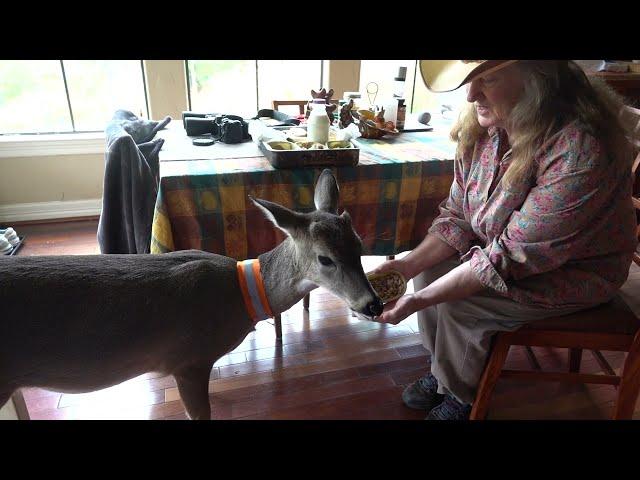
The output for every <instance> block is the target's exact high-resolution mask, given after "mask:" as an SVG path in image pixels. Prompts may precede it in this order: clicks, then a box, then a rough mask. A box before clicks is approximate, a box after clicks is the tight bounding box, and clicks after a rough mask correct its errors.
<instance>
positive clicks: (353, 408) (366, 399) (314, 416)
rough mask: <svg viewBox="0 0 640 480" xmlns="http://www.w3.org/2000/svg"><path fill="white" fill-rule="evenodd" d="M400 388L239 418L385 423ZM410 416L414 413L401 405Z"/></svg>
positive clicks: (399, 392)
mask: <svg viewBox="0 0 640 480" xmlns="http://www.w3.org/2000/svg"><path fill="white" fill-rule="evenodd" d="M401 394H402V389H401V387H397V386H391V387H387V388H383V389H378V390H372V391H368V392H363V393H357V394H354V395H347V396H344V397H340V398H337V399H333V398H332V399H329V400H322V401H319V402H313V403H308V404H306V405H303V406H299V407H293V408H287V409H283V410H278V411H270V412H266V413H260V414H256V415H248V416H246V417H240V419H243V420H344V419H350V420H369V419H382V418H381V417H380V416H379V414H378V412H379V411H380V408H379V407H381V406H382V405H388V404H401V403H402V399H401ZM402 408H404V409H406V410H407V414H411V415H412V416H415V413H414V412H412V411H411V409H410V408H407V407H405V406H403V405H402Z"/></svg>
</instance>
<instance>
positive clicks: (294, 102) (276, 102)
mask: <svg viewBox="0 0 640 480" xmlns="http://www.w3.org/2000/svg"><path fill="white" fill-rule="evenodd" d="M329 102H330V103H332V104H334V105H338V100H337V99H330V100H329ZM271 103H272V105H273V109H274V110H279V109H280V107H281V106H287V105H294V106H296V105H297V106H298V110H299V111H300V115H304V114H305V109H306V107H307V103H309V100H272V101H271Z"/></svg>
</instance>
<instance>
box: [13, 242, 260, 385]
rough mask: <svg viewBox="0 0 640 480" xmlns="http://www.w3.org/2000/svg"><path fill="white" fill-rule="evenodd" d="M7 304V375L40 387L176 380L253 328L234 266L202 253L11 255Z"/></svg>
mask: <svg viewBox="0 0 640 480" xmlns="http://www.w3.org/2000/svg"><path fill="white" fill-rule="evenodd" d="M0 305H1V306H2V307H1V311H2V316H1V318H0V377H1V376H2V375H4V376H5V377H6V376H7V375H9V373H8V372H11V374H12V375H13V376H14V377H15V376H16V375H17V376H19V375H22V376H25V377H28V378H30V379H31V383H32V384H35V383H34V382H35V380H34V378H35V377H38V376H39V377H47V376H48V377H54V376H55V377H60V378H58V379H57V380H56V381H57V382H58V383H60V382H67V383H74V381H75V382H76V383H82V382H85V383H86V381H87V379H86V378H85V377H88V376H89V375H91V374H94V375H95V374H96V373H97V374H98V376H99V377H101V378H103V377H109V378H112V377H113V378H116V377H117V378H121V377H128V376H133V375H136V374H140V373H144V372H146V371H149V370H160V371H166V372H167V373H170V372H171V371H173V370H175V369H176V368H179V367H180V366H181V365H186V364H189V363H193V362H194V361H200V360H203V361H204V360H207V359H213V360H215V359H216V358H217V357H219V356H221V355H223V354H224V353H226V352H227V351H228V348H229V344H230V342H231V343H234V344H237V343H238V342H239V341H241V340H242V338H244V336H245V335H246V334H247V333H248V332H249V331H251V328H252V325H251V322H250V320H249V319H248V317H247V315H246V311H245V310H244V303H243V301H242V295H241V293H240V291H239V289H238V282H237V274H236V261H235V260H233V259H231V258H228V257H224V256H220V255H215V254H210V253H205V252H200V251H194V250H189V251H182V252H173V253H169V254H163V255H79V256H76V255H70V256H38V257H5V258H3V259H0ZM74 379H75V380H74ZM37 380H38V381H40V383H42V380H43V379H42V378H41V379H37ZM119 381H122V380H119ZM22 383H25V384H26V383H28V382H24V381H23V382H22ZM99 383H100V384H101V385H100V386H102V385H103V383H104V381H103V380H99ZM116 383H117V382H116Z"/></svg>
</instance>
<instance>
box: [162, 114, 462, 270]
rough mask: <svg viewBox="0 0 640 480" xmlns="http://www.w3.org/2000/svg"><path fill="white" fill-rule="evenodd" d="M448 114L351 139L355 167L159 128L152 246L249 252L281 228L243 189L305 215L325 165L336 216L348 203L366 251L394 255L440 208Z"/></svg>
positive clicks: (449, 170) (451, 152) (277, 236)
mask: <svg viewBox="0 0 640 480" xmlns="http://www.w3.org/2000/svg"><path fill="white" fill-rule="evenodd" d="M451 124H452V121H451V119H447V118H444V117H440V118H438V117H435V118H432V119H431V122H430V123H429V127H428V128H429V129H430V130H429V131H412V132H402V133H400V134H397V135H389V136H384V137H382V138H379V139H364V138H361V137H360V138H355V139H353V140H352V141H353V143H354V144H355V145H356V146H357V147H358V149H359V160H358V163H357V164H356V165H355V166H328V167H323V166H301V167H298V168H289V169H281V168H275V167H274V166H273V165H272V164H271V163H270V161H269V159H268V158H267V157H265V156H264V155H263V153H262V151H261V150H260V149H259V146H258V144H257V142H254V141H245V142H242V143H238V144H224V143H221V142H215V143H214V144H213V145H209V146H198V145H194V144H193V143H192V138H190V137H188V136H187V135H186V132H185V130H184V127H183V125H182V122H181V121H172V122H171V123H170V124H169V125H168V126H167V128H165V129H163V130H161V131H159V132H158V137H160V138H163V139H164V140H165V141H164V144H163V146H162V150H161V151H160V154H159V159H160V165H159V185H158V193H157V198H156V203H155V211H154V215H153V223H152V232H151V236H152V238H151V253H155V254H159V253H165V252H170V251H176V250H187V249H197V250H203V251H207V252H213V253H217V254H221V255H226V256H229V257H232V258H234V259H236V260H245V259H250V258H257V256H258V255H260V254H261V253H263V252H266V251H268V250H270V249H273V248H274V247H275V246H277V245H278V244H279V243H280V242H281V241H282V240H283V239H284V233H282V232H281V231H280V230H279V229H278V228H275V227H274V226H273V224H272V223H271V222H270V221H269V220H268V219H267V218H266V217H265V215H264V214H263V213H262V211H261V210H259V209H258V207H256V206H255V205H254V204H253V203H252V202H251V200H250V198H249V197H250V196H252V197H254V198H261V199H265V200H269V201H272V202H276V203H279V204H281V205H283V206H285V207H288V208H290V209H293V210H296V211H298V212H311V211H313V210H314V209H315V205H314V200H313V197H314V185H315V182H316V180H317V178H318V176H319V175H320V173H321V172H322V170H323V169H324V168H331V170H332V171H333V173H334V176H335V178H336V180H337V182H338V186H339V191H340V198H339V205H338V208H339V213H341V212H342V211H343V210H346V211H347V212H348V213H349V214H350V216H351V219H352V224H353V226H354V229H355V231H356V232H357V233H358V235H359V236H360V238H361V239H362V244H363V254H364V255H384V256H392V255H396V254H399V253H401V252H405V251H408V250H411V249H413V248H415V247H416V246H417V245H418V244H419V243H420V242H421V241H422V240H423V238H424V237H425V235H426V234H427V230H428V228H429V226H430V225H431V223H432V221H433V219H434V218H435V217H436V216H437V215H438V213H439V209H438V206H439V204H440V203H441V202H442V201H443V200H444V199H445V198H446V197H447V196H448V194H449V190H450V187H451V182H452V179H453V165H454V156H455V148H456V145H455V143H454V142H452V141H451V140H450V139H449V131H450V129H451Z"/></svg>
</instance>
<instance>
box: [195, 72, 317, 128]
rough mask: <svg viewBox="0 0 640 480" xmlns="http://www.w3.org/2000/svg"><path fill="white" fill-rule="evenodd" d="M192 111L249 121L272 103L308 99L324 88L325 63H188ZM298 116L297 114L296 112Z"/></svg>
mask: <svg viewBox="0 0 640 480" xmlns="http://www.w3.org/2000/svg"><path fill="white" fill-rule="evenodd" d="M187 72H188V75H189V82H188V83H189V85H188V88H189V101H190V105H191V106H190V108H191V110H193V111H197V112H203V113H228V114H234V115H240V116H243V117H245V118H250V117H253V116H255V115H256V113H257V112H258V110H260V109H262V108H271V102H272V100H301V99H302V100H306V99H308V98H310V96H311V94H310V92H311V90H312V89H313V90H318V89H320V88H321V86H322V74H323V61H322V60H188V61H187ZM296 113H297V112H296Z"/></svg>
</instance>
